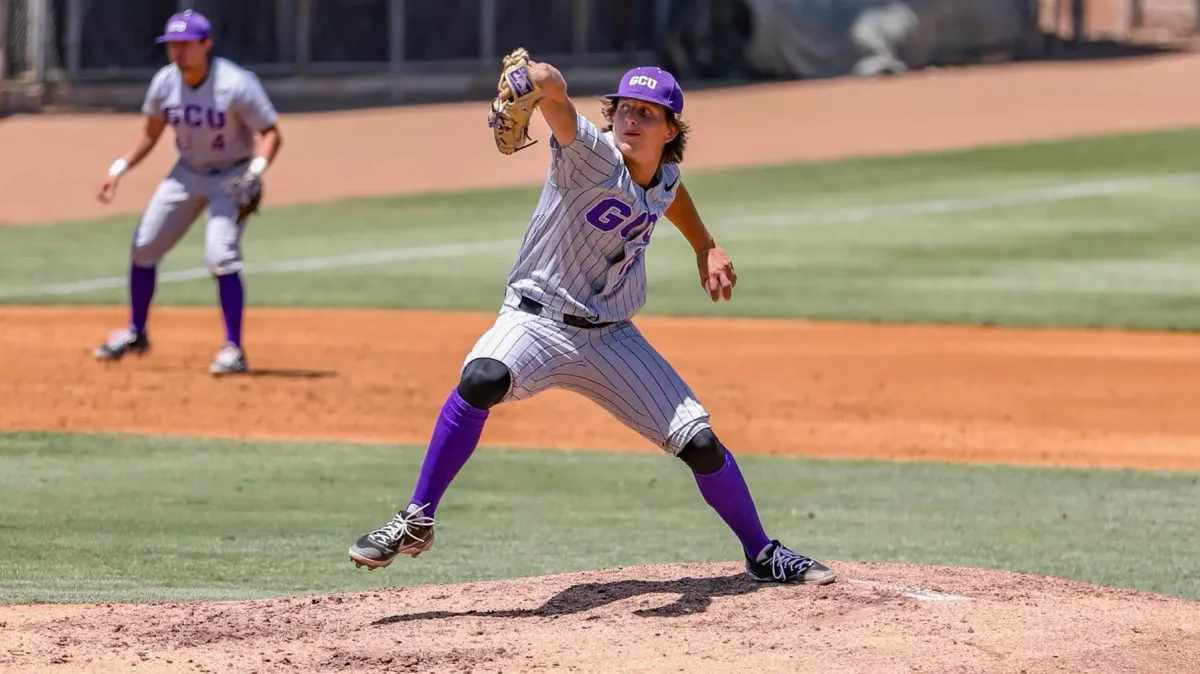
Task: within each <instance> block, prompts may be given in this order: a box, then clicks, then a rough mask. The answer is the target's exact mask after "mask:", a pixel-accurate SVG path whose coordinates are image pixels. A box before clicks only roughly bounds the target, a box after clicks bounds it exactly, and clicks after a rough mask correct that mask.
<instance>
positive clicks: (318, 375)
mask: <svg viewBox="0 0 1200 674" xmlns="http://www.w3.org/2000/svg"><path fill="white" fill-rule="evenodd" d="M244 376H247V377H277V378H281V379H331V378H333V377H336V376H338V373H337V372H334V371H332V370H287V369H278V368H274V369H272V368H268V369H265V370H263V369H251V370H250V371H249V372H247V373H246V374H245V375H244Z"/></svg>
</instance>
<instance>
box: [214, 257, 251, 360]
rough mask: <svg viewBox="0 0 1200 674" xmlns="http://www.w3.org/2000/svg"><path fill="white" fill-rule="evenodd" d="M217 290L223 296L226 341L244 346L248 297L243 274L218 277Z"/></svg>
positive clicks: (222, 310)
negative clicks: (243, 312) (244, 321)
mask: <svg viewBox="0 0 1200 674" xmlns="http://www.w3.org/2000/svg"><path fill="white" fill-rule="evenodd" d="M217 292H218V293H219V294H220V296H221V315H222V316H224V318H225V341H226V342H229V343H230V344H234V345H237V346H238V347H241V346H242V311H243V309H244V308H245V304H246V297H245V291H244V290H243V289H242V275H241V274H225V275H223V276H218V277H217Z"/></svg>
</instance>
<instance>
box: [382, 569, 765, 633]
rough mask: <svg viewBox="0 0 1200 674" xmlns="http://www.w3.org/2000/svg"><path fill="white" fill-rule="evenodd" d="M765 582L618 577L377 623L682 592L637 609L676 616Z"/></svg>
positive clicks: (521, 612)
mask: <svg viewBox="0 0 1200 674" xmlns="http://www.w3.org/2000/svg"><path fill="white" fill-rule="evenodd" d="M762 585H764V583H759V582H756V581H753V580H750V579H749V578H748V577H747V576H746V575H745V574H743V573H739V574H735V575H732V576H723V577H720V578H680V579H679V580H658V581H651V580H618V581H613V582H608V583H580V584H579V585H572V586H571V587H568V588H567V589H565V590H563V591H562V592H559V593H558V594H556V595H554V596H553V597H551V598H550V599H549V600H547V601H546V603H545V604H542V605H541V606H539V607H538V608H535V609H501V610H493V611H461V612H456V611H425V612H422V613H406V614H400V615H394V616H388V617H386V618H380V619H379V620H376V621H375V622H374V623H372V624H373V625H390V624H392V623H404V622H412V621H416V620H438V619H442V618H457V617H463V616H484V617H488V618H545V617H549V616H560V615H572V614H575V613H583V612H584V611H590V610H592V609H594V608H599V607H601V606H604V605H606V604H612V603H615V602H618V601H623V600H625V599H629V598H631V597H636V596H639V595H646V594H678V595H679V599H677V600H676V601H675V602H673V603H671V604H667V605H666V606H659V607H657V608H648V609H639V610H637V611H634V612H633V615H636V616H638V617H641V618H676V617H680V616H687V615H693V614H696V613H703V612H704V611H706V610H707V609H708V607H709V605H710V604H712V600H713V598H714V597H733V596H738V595H743V594H750V593H751V592H754V591H755V590H757V589H759V588H760V587H762Z"/></svg>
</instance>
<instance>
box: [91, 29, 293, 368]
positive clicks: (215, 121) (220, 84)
mask: <svg viewBox="0 0 1200 674" xmlns="http://www.w3.org/2000/svg"><path fill="white" fill-rule="evenodd" d="M157 41H158V42H159V43H166V45H167V54H168V56H169V57H170V59H171V64H170V65H167V66H165V67H164V68H162V69H161V70H159V71H158V73H157V74H156V75H155V76H154V79H153V80H152V81H151V83H150V87H149V90H148V91H147V93H146V100H145V104H144V105H143V106H142V113H143V114H145V115H146V121H145V126H144V128H143V132H142V134H141V135H140V137H139V138H138V140H137V142H136V143H135V144H134V146H133V148H132V149H131V150H130V151H129V152H128V153H127V154H126V155H125V156H124V157H121V158H120V159H118V160H117V161H116V162H114V163H113V166H112V168H110V169H109V174H108V176H107V177H106V178H105V179H104V182H102V183H101V185H100V189H99V194H98V198H99V199H100V200H101V201H102V202H104V203H108V202H110V201H111V200H112V198H113V196H114V195H115V194H116V191H117V186H118V183H119V181H120V178H121V176H122V175H123V174H124V173H125V172H126V171H127V170H129V169H130V168H132V167H134V166H136V165H137V164H138V163H139V162H140V161H142V159H143V158H145V157H146V155H148V154H149V153H150V151H151V150H153V149H154V146H155V145H156V144H157V143H158V139H159V137H160V136H161V135H162V132H163V130H164V129H166V127H167V125H170V126H171V127H173V128H174V130H175V147H176V150H177V151H178V153H179V161H178V162H177V163H176V164H175V166H174V168H173V169H172V170H171V172H170V174H169V175H168V176H167V177H166V179H165V180H163V181H162V183H160V184H159V186H158V189H156V190H155V192H154V195H153V196H152V197H151V198H150V202H149V204H148V206H147V207H146V211H145V213H144V214H143V215H142V219H141V221H140V222H139V223H138V226H137V229H136V230H135V231H134V236H133V244H132V246H131V250H130V258H131V263H130V269H129V302H130V319H129V327H128V328H124V329H121V330H117V331H115V332H113V333H112V334H111V335H110V336H109V338H108V341H106V342H105V343H104V344H102V345H101V346H99V347H98V348H97V349H96V351H95V355H96V357H97V358H99V359H101V360H119V359H120V358H121V357H122V356H124V355H125V354H126V353H130V352H133V353H144V352H145V351H146V350H148V349H149V348H150V341H149V337H148V334H147V331H146V323H147V319H148V317H149V313H150V304H151V302H152V300H153V298H154V289H155V282H156V279H157V273H158V263H159V261H160V260H161V259H162V258H163V256H164V255H165V254H166V253H167V252H168V251H169V250H171V249H172V248H173V247H174V246H175V244H176V243H178V242H179V240H180V239H181V238H183V235H184V234H186V233H187V231H188V229H189V228H190V227H191V226H192V223H194V222H195V220H196V218H198V217H199V216H200V214H201V213H202V212H204V211H205V209H207V210H208V223H207V228H206V231H205V245H204V250H205V262H206V264H207V266H208V268H209V270H210V271H211V272H212V274H213V276H215V277H216V280H217V287H218V295H219V297H220V303H221V313H222V316H223V318H224V322H225V345H224V346H223V347H222V348H221V350H220V351H219V352H218V353H217V356H216V358H215V359H214V360H213V362H212V365H211V366H210V367H209V371H210V372H212V373H213V374H217V375H221V374H231V373H238V372H245V371H246V370H247V369H248V366H247V362H246V355H245V351H244V350H243V349H242V314H243V312H244V306H245V291H244V288H243V285H242V277H241V273H240V272H241V270H242V250H241V239H242V233H243V230H244V229H245V226H246V218H247V217H248V216H249V215H250V214H251V213H253V212H254V211H255V210H257V208H258V203H259V199H260V197H261V182H260V181H261V176H262V174H263V172H264V171H266V169H267V166H268V165H269V163H270V162H271V161H272V160H273V159H274V158H275V154H276V153H277V152H278V150H279V145H280V143H281V141H282V137H281V135H280V133H279V128H278V126H277V124H278V115H277V114H276V111H275V108H274V106H273V105H272V104H271V101H270V99H269V98H268V97H267V95H266V92H264V91H263V88H262V85H261V84H260V83H259V81H258V78H257V77H256V76H255V75H254V74H253V73H251V72H249V71H247V70H244V69H242V68H240V67H238V66H237V65H235V64H234V63H232V62H231V61H229V60H227V59H223V58H214V57H213V56H212V55H211V50H212V27H211V25H210V24H209V21H208V19H206V18H205V17H204V16H203V15H201V14H199V13H197V12H193V11H187V12H182V13H180V14H176V15H175V16H172V17H171V18H170V19H169V20H168V21H167V25H166V30H165V32H164V34H163V35H162V36H161V37H159V38H158V40H157ZM256 137H260V138H261V142H260V143H259V147H258V153H257V156H254V155H255V140H256ZM252 157H254V158H253V159H251V158H252Z"/></svg>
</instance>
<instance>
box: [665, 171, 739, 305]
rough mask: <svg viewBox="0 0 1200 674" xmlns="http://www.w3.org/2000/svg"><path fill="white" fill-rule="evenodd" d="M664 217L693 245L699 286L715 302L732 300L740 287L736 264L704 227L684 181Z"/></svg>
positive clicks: (677, 189)
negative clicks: (734, 268)
mask: <svg viewBox="0 0 1200 674" xmlns="http://www.w3.org/2000/svg"><path fill="white" fill-rule="evenodd" d="M665 215H666V216H667V219H668V220H670V221H671V224H673V225H675V228H676V229H678V230H679V233H681V234H683V237H684V238H685V239H687V240H688V243H690V244H692V250H694V251H695V252H696V267H697V269H698V270H699V272H700V287H702V288H704V289H705V290H706V291H708V294H709V296H711V297H712V301H714V302H716V301H718V300H720V299H721V297H724V298H725V299H726V300H729V299H732V297H733V289H734V287H735V286H737V272H735V271H734V270H733V261H732V260H730V259H729V256H728V255H727V254H726V253H725V251H724V250H723V249H722V248H721V247H720V246H718V245H717V242H716V241H715V240H714V239H713V236H712V234H711V233H710V232H709V231H708V228H707V227H705V226H704V221H703V220H702V219H701V218H700V212H699V211H698V210H697V209H696V203H695V202H694V201H692V195H691V194H689V193H688V191H687V187H686V186H685V185H684V184H683V182H682V179H681V182H680V183H679V186H678V187H677V188H676V192H675V199H674V200H673V201H672V202H671V205H670V206H668V207H667V210H666V213H665Z"/></svg>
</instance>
